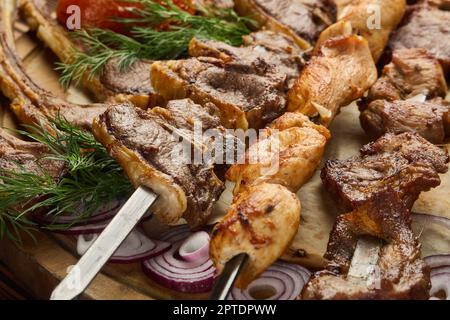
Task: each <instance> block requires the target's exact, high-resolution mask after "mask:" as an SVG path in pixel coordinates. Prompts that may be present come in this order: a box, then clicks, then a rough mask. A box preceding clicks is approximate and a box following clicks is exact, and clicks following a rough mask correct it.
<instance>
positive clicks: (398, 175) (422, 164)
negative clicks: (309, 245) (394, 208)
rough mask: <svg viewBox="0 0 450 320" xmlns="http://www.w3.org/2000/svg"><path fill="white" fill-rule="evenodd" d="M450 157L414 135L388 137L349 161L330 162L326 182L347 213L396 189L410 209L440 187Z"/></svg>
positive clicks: (324, 180)
mask: <svg viewBox="0 0 450 320" xmlns="http://www.w3.org/2000/svg"><path fill="white" fill-rule="evenodd" d="M448 162H449V157H448V153H447V152H446V151H444V150H442V149H441V148H438V147H436V146H434V145H432V144H431V143H429V142H428V141H426V140H425V139H423V138H422V137H420V136H419V135H417V134H414V133H403V134H400V135H393V134H387V135H385V136H384V137H382V138H381V139H379V140H377V141H376V142H374V143H371V144H369V145H367V146H365V147H364V148H363V149H361V155H360V156H357V157H354V158H350V159H348V160H333V161H328V162H327V163H326V165H325V168H324V169H323V170H322V175H321V176H322V181H323V183H324V185H325V187H326V189H327V190H329V191H330V192H331V193H332V194H333V195H334V196H335V197H336V198H337V199H338V200H339V201H340V202H341V203H342V204H343V206H344V207H345V208H346V209H354V208H357V207H358V206H360V205H361V204H362V203H365V202H366V201H368V199H370V197H371V196H372V195H373V194H376V193H379V192H381V191H384V190H387V189H393V190H394V191H395V192H396V193H397V194H398V196H399V198H400V199H401V200H402V201H403V203H404V204H405V206H406V207H407V208H408V209H410V208H412V206H413V204H414V202H415V201H416V200H417V198H418V197H419V195H420V193H421V192H424V191H428V190H430V189H431V188H434V187H437V186H439V184H440V182H441V180H440V178H439V173H446V172H447V170H448V167H447V163H448Z"/></svg>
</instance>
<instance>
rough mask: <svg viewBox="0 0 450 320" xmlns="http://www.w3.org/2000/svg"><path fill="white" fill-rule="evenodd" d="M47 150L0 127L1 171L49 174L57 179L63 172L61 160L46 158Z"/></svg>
mask: <svg viewBox="0 0 450 320" xmlns="http://www.w3.org/2000/svg"><path fill="white" fill-rule="evenodd" d="M48 154H49V150H48V148H47V147H46V146H44V145H43V144H40V143H37V142H27V141H23V140H21V139H19V138H16V137H14V136H13V135H11V134H9V133H7V132H6V131H5V130H4V129H0V170H1V171H2V172H3V171H5V172H11V171H13V172H20V171H26V172H30V173H36V174H39V175H42V176H43V175H49V176H50V177H53V178H54V179H58V178H60V177H61V176H62V174H63V172H64V168H65V165H64V163H63V162H61V161H56V160H53V159H49V158H46V157H45V156H46V155H48Z"/></svg>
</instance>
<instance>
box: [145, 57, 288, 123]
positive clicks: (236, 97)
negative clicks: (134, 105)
mask: <svg viewBox="0 0 450 320" xmlns="http://www.w3.org/2000/svg"><path fill="white" fill-rule="evenodd" d="M257 61H258V63H259V64H258V65H245V66H242V65H239V64H237V65H236V64H233V63H230V64H228V63H226V62H224V61H223V60H221V59H216V58H210V57H201V58H191V59H188V60H173V61H160V62H155V63H154V64H153V65H152V84H153V87H154V88H155V90H156V91H157V92H158V93H159V94H161V95H162V96H163V97H164V98H165V99H166V100H171V99H183V98H191V99H192V100H194V101H195V102H196V103H199V104H205V103H207V102H212V103H214V104H215V105H216V106H217V107H218V108H219V110H220V117H221V121H222V124H223V125H224V126H226V127H227V128H242V129H247V128H249V127H253V128H261V127H264V125H265V124H266V123H268V122H270V121H272V120H274V119H275V118H276V117H278V116H279V115H280V114H282V113H283V112H284V110H285V109H286V100H285V98H284V96H285V94H284V93H285V91H284V88H285V84H286V81H285V80H286V76H285V75H281V74H277V73H275V72H274V71H275V70H276V68H274V67H273V66H272V64H269V63H267V62H266V61H264V60H257Z"/></svg>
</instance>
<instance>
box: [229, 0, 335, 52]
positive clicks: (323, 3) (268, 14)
mask: <svg viewBox="0 0 450 320" xmlns="http://www.w3.org/2000/svg"><path fill="white" fill-rule="evenodd" d="M235 9H236V11H237V12H238V13H239V14H240V15H242V16H249V17H252V18H253V19H255V20H256V21H257V22H258V24H259V26H260V27H261V28H262V27H265V28H267V29H269V30H272V31H274V32H277V33H279V32H281V33H284V34H286V35H288V36H290V37H292V38H293V39H294V40H295V41H296V43H297V44H298V45H299V46H300V48H302V49H307V48H309V47H310V46H312V45H313V44H314V42H315V41H316V40H317V38H318V37H319V34H320V33H321V32H322V31H323V30H324V29H325V28H326V27H328V26H329V25H331V24H332V23H333V22H334V21H335V20H336V7H335V5H334V2H333V1H329V0H235Z"/></svg>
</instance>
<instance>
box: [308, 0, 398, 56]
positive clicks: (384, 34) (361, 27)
mask: <svg viewBox="0 0 450 320" xmlns="http://www.w3.org/2000/svg"><path fill="white" fill-rule="evenodd" d="M338 8H339V14H338V22H337V23H335V24H333V25H332V26H330V27H329V28H327V29H326V30H325V31H323V32H322V34H321V35H320V38H319V41H318V43H317V45H316V48H320V46H321V44H322V43H323V42H324V41H325V40H326V39H330V38H333V37H336V36H339V35H341V36H342V35H348V34H352V33H354V34H358V35H360V36H363V37H364V38H365V39H366V40H367V41H368V42H369V47H370V50H371V52H372V56H373V59H374V60H375V61H378V59H379V58H380V57H381V55H382V53H383V51H384V49H385V48H386V45H387V44H388V41H389V36H390V34H391V32H392V31H394V30H395V29H396V28H397V26H398V25H399V23H400V22H401V21H402V18H403V15H404V14H405V11H406V1H405V0H356V1H345V0H344V1H339V2H338ZM378 8H379V10H380V12H377V11H374V10H378ZM377 14H379V16H376V17H375V15H377ZM378 18H379V19H380V21H379V22H380V25H376V24H377V21H376V19H378Z"/></svg>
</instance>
